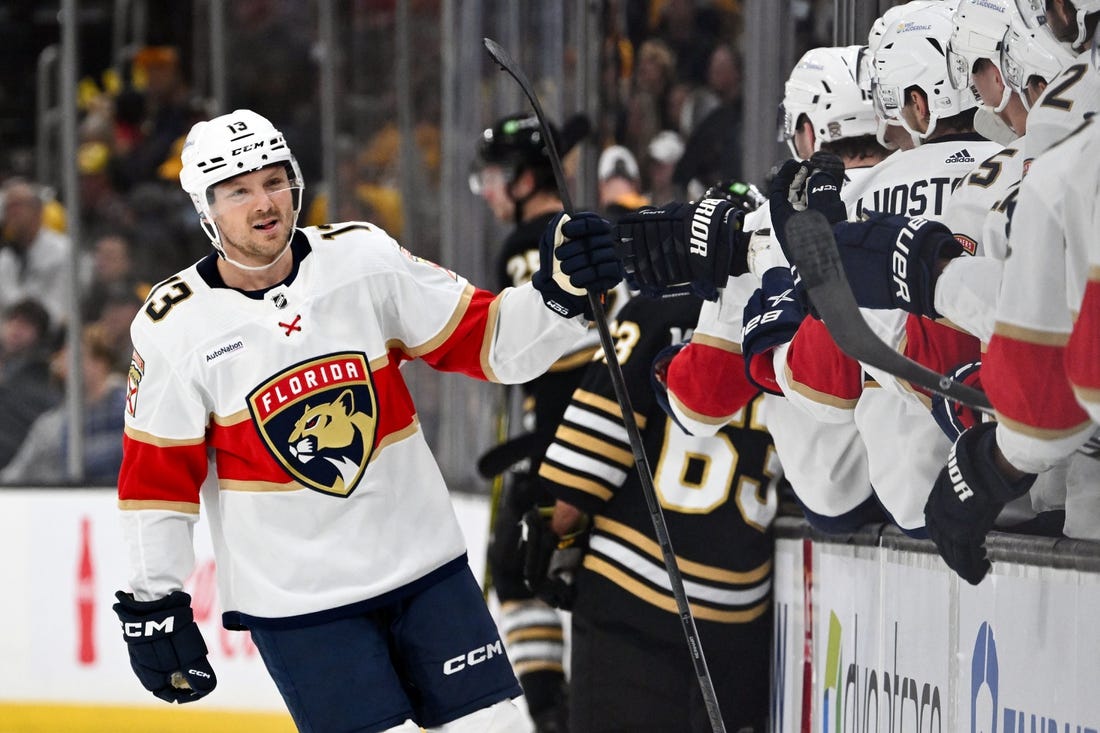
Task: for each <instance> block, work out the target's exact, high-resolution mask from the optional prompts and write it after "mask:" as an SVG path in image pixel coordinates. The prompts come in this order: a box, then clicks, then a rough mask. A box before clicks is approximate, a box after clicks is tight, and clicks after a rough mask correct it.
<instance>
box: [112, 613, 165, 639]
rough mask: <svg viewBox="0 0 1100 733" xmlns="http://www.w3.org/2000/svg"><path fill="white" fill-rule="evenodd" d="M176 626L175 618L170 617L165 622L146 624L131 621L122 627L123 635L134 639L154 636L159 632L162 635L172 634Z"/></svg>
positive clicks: (147, 622) (148, 622)
mask: <svg viewBox="0 0 1100 733" xmlns="http://www.w3.org/2000/svg"><path fill="white" fill-rule="evenodd" d="M175 625H176V617H175V616H169V617H168V618H166V619H164V620H163V621H146V622H145V623H141V622H140V621H130V622H127V623H124V624H123V625H122V633H123V634H125V635H126V636H132V637H141V636H154V635H155V634H157V633H158V632H159V633H161V634H171V633H172V630H173V628H174V627H175Z"/></svg>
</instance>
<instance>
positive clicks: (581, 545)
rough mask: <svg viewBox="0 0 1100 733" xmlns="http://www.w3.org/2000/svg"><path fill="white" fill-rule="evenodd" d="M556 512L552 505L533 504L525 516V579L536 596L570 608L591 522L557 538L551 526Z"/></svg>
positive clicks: (522, 544)
mask: <svg viewBox="0 0 1100 733" xmlns="http://www.w3.org/2000/svg"><path fill="white" fill-rule="evenodd" d="M553 514H554V508H553V507H534V508H532V509H529V510H528V511H527V512H525V513H524V515H523V520H522V529H521V538H522V539H521V541H520V547H521V550H522V553H523V580H524V582H525V583H526V584H527V587H528V589H529V590H530V591H531V592H532V593H534V594H535V597H537V598H539V599H540V600H542V601H545V602H546V603H548V604H549V605H551V606H553V607H554V608H561V609H564V610H566V611H568V610H570V609H572V608H573V601H574V600H575V599H576V596H577V589H576V582H577V571H578V570H579V569H580V566H581V561H582V560H583V559H584V553H585V550H587V549H588V522H587V521H586V522H585V523H584V525H583V526H582V528H581V529H580V530H578V531H576V532H571V533H569V534H567V535H565V536H563V537H558V536H557V535H556V534H554V531H553V530H552V529H550V517H552V516H553Z"/></svg>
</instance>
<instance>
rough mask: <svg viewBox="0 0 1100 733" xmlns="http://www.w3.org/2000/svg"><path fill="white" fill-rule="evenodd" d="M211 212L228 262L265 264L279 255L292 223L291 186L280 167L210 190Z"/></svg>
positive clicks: (240, 177) (238, 177) (292, 188)
mask: <svg viewBox="0 0 1100 733" xmlns="http://www.w3.org/2000/svg"><path fill="white" fill-rule="evenodd" d="M213 192H214V200H213V202H211V204H210V211H211V214H213V217H214V223H215V224H216V225H217V227H218V231H219V232H221V240H222V246H223V247H225V250H226V254H228V255H229V257H230V258H231V259H234V260H238V261H240V262H242V263H243V264H246V265H266V264H268V263H270V262H272V261H273V260H274V259H275V258H276V257H278V256H279V255H281V254H282V252H283V249H284V248H285V247H286V243H287V241H288V240H289V239H290V235H291V230H292V228H293V224H294V187H292V186H291V183H290V179H289V178H287V173H286V168H285V167H283V165H281V164H276V165H272V166H268V167H267V168H261V169H260V170H258V171H253V172H251V173H242V174H241V175H239V176H237V177H235V178H230V179H229V180H227V181H222V182H221V183H218V184H216V185H215V186H214V188H213Z"/></svg>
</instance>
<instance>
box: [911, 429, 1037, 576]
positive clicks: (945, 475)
mask: <svg viewBox="0 0 1100 733" xmlns="http://www.w3.org/2000/svg"><path fill="white" fill-rule="evenodd" d="M996 430H997V423H982V424H980V425H976V426H974V427H972V428H970V429H969V430H967V431H966V432H965V433H963V434H962V435H960V436H959V439H958V440H957V441H955V445H954V446H952V448H951V452H950V453H949V454H948V456H947V465H946V466H944V468H943V470H942V471H940V475H939V476H938V477H937V478H936V483H935V484H934V485H933V486H932V493H930V494H929V495H928V502H927V503H926V504H925V506H924V521H925V526H926V527H927V529H928V536H929V537H931V538H932V541H933V542H935V543H936V549H937V550H938V551H939V553H940V557H942V558H943V560H944V562H946V563H947V565H948V566H949V567H950V568H951V569H952V570H954V571H955V572H956V573H958V574H959V577H961V578H962V579H963V580H965V581H966V582H968V583H970V584H971V585H977V584H978V583H980V582H981V581H982V578H984V577H985V574H986V573H988V572H989V568H990V565H989V560H987V559H986V554H985V536H986V534H988V533H989V530H991V529H993V523H994V521H996V519H997V515H998V514H1000V513H1001V509H1003V508H1004V505H1005V504H1007V503H1008V502H1010V501H1012V500H1013V499H1015V498H1017V497H1019V496H1023V495H1024V494H1026V493H1027V491H1028V490H1029V489H1030V488H1031V485H1032V484H1033V483H1034V482H1035V474H1027V475H1026V476H1024V477H1023V478H1021V479H1019V480H1017V481H1008V480H1007V479H1005V477H1004V476H1002V475H1001V473H1000V471H998V470H997V467H996V464H995V463H994V457H993V452H994V450H995V449H996V444H997V435H996Z"/></svg>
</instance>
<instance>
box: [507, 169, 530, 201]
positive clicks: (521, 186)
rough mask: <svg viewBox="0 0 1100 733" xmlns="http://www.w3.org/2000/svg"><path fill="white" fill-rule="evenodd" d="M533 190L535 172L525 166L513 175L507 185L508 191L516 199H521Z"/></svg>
mask: <svg viewBox="0 0 1100 733" xmlns="http://www.w3.org/2000/svg"><path fill="white" fill-rule="evenodd" d="M534 192H535V174H534V172H533V171H532V170H531V169H530V168H527V169H525V170H523V171H521V172H520V173H519V175H517V176H516V177H515V180H513V181H512V183H511V184H510V185H509V186H508V193H509V194H510V195H511V196H512V198H513V199H515V200H516V201H522V200H524V199H526V198H527V197H528V196H530V195H531V194H532V193H534Z"/></svg>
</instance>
